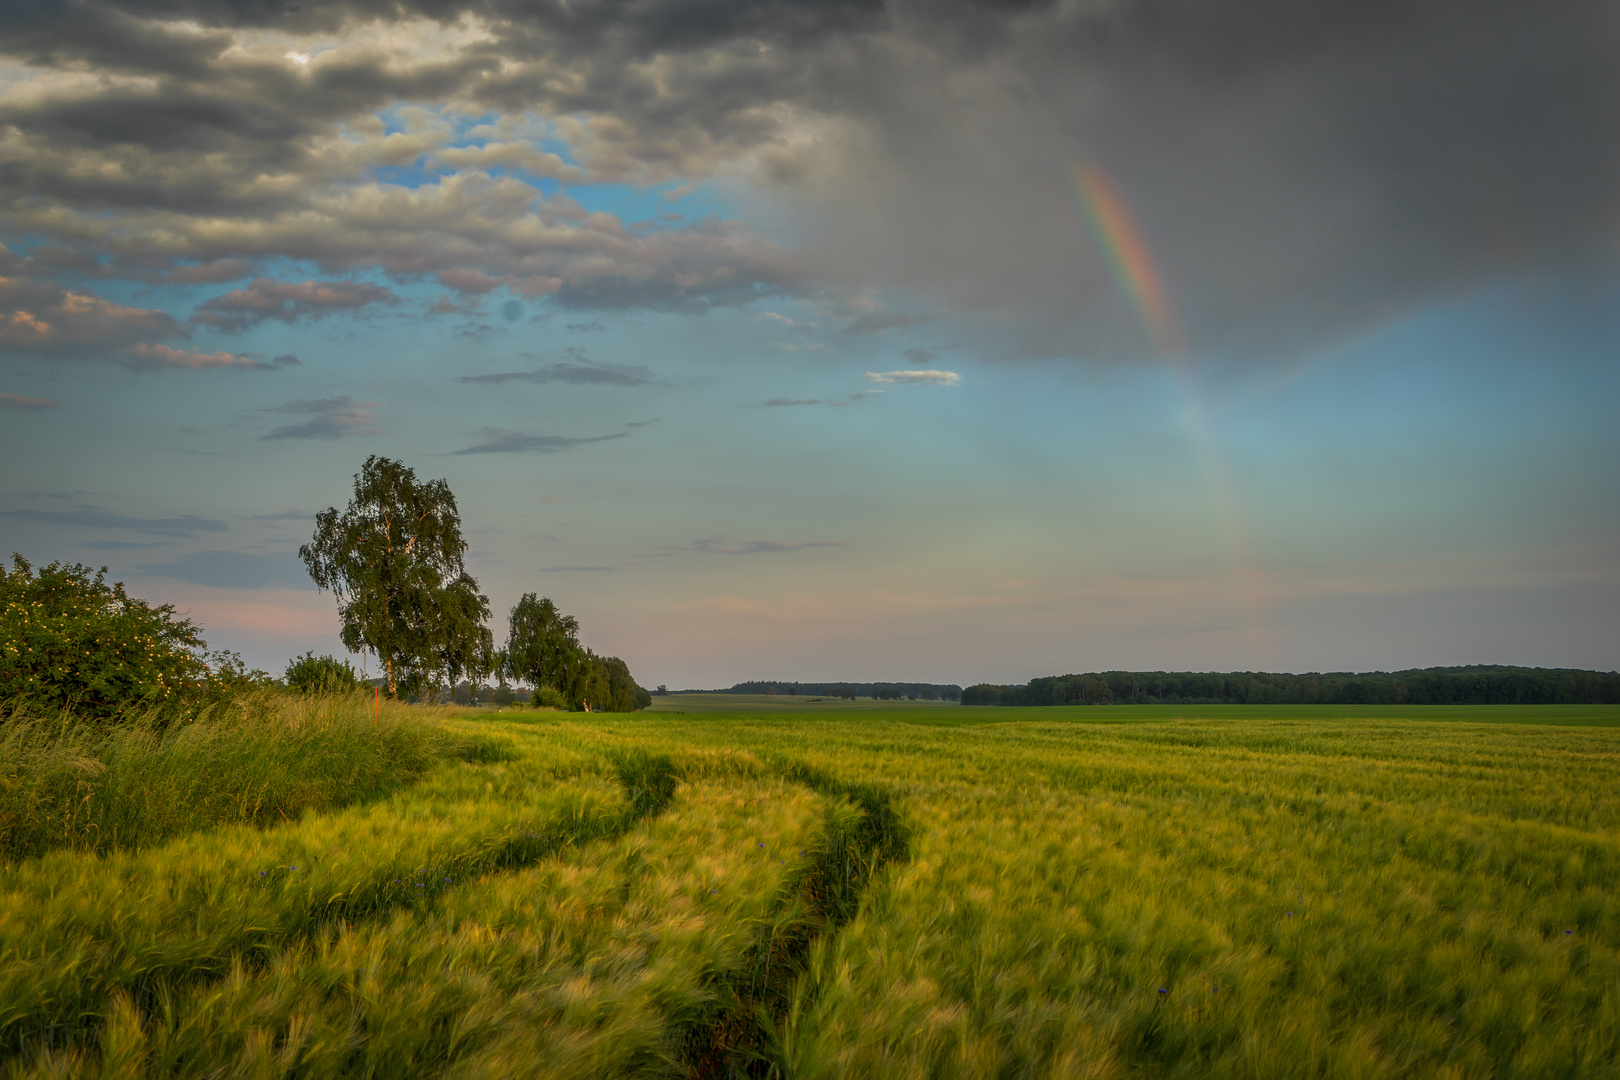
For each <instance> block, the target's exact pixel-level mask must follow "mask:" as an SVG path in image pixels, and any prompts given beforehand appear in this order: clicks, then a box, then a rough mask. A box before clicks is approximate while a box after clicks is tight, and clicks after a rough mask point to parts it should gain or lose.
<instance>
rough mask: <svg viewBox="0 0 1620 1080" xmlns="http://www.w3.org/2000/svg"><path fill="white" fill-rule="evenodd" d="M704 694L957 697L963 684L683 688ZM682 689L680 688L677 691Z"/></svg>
mask: <svg viewBox="0 0 1620 1080" xmlns="http://www.w3.org/2000/svg"><path fill="white" fill-rule="evenodd" d="M685 692H686V693H705V694H787V695H789V696H790V697H830V698H841V699H844V700H850V699H852V698H857V697H869V698H875V699H876V700H878V701H901V700H910V701H918V700H921V701H956V700H957V699H958V698H960V697H961V696H962V688H961V687H960V686H957V685H956V684H955V683H915V682H885V683H864V682H793V681H789V680H784V679H775V680H771V679H756V680H753V681H751V682H740V683H737V684H736V685H735V686H731V687H729V688H727V689H725V690H698V691H685ZM676 693H681V691H676Z"/></svg>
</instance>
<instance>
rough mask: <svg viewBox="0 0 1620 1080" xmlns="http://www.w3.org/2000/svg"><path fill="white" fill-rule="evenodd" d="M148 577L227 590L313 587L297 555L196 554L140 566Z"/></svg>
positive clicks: (228, 552)
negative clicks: (172, 579)
mask: <svg viewBox="0 0 1620 1080" xmlns="http://www.w3.org/2000/svg"><path fill="white" fill-rule="evenodd" d="M135 569H136V571H137V572H138V573H140V574H142V575H144V576H146V577H165V578H174V579H175V580H177V581H188V582H190V583H191V584H193V585H211V586H214V587H215V588H224V589H268V588H275V587H277V586H279V587H281V588H305V589H308V588H313V587H314V586H313V585H312V584H311V582H310V579H309V572H308V571H307V570H306V569H305V568H304V564H303V563H301V562H300V561H299V560H298V558H297V556H295V555H291V554H287V555H257V554H254V553H252V552H247V551H194V552H191V553H190V554H189V555H179V556H176V557H175V558H173V559H170V560H168V561H167V562H150V563H141V564H140V565H139V566H137V567H136V568H135Z"/></svg>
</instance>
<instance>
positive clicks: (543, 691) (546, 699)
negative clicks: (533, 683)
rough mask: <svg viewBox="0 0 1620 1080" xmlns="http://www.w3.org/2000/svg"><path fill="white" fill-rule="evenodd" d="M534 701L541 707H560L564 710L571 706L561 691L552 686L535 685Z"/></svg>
mask: <svg viewBox="0 0 1620 1080" xmlns="http://www.w3.org/2000/svg"><path fill="white" fill-rule="evenodd" d="M534 703H535V704H536V705H538V706H540V707H541V708H542V709H561V710H563V711H564V712H567V711H569V709H571V708H572V706H571V705H570V704H569V702H568V699H567V698H566V697H564V696H563V694H562V691H561V690H558V689H557V688H555V687H552V686H538V687H535V691H534Z"/></svg>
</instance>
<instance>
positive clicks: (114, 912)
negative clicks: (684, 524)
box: [0, 695, 1620, 1078]
mask: <svg viewBox="0 0 1620 1080" xmlns="http://www.w3.org/2000/svg"><path fill="white" fill-rule="evenodd" d="M717 696H725V695H717ZM694 697H696V695H671V696H669V697H666V698H659V699H655V702H656V704H657V705H658V707H659V709H660V711H658V712H653V713H643V714H636V715H631V716H605V715H597V716H588V717H587V716H581V715H579V714H562V713H543V712H522V713H505V714H498V715H497V714H483V715H478V714H473V713H471V712H467V713H465V714H461V715H459V716H455V717H454V718H451V719H442V718H441V719H439V720H436V721H434V722H435V723H437V724H441V725H443V726H444V727H446V728H448V729H449V737H450V738H452V739H454V738H456V737H460V738H461V739H462V743H461V744H459V745H461V746H463V747H472V748H473V749H472V750H470V751H469V750H466V749H461V750H454V748H453V747H452V750H453V752H452V750H447V751H446V752H445V755H444V756H443V757H442V758H441V759H440V761H441V763H440V764H438V765H437V766H434V767H433V768H431V769H429V770H428V771H427V772H426V773H425V774H422V775H421V776H420V778H417V777H416V775H415V774H414V773H413V774H412V775H411V776H409V777H406V778H405V779H403V780H401V781H400V783H399V785H398V786H395V787H393V788H391V789H386V790H383V789H382V788H379V787H378V783H379V782H377V781H373V782H371V789H370V793H369V794H368V796H367V798H366V799H365V800H362V801H359V802H353V803H351V804H349V805H328V804H327V803H323V804H320V805H311V806H308V807H307V808H305V809H304V810H303V811H302V814H301V815H296V816H288V817H284V818H283V819H280V820H278V821H276V822H274V823H270V822H266V821H263V820H260V819H257V818H244V817H242V816H241V815H238V816H237V818H235V819H232V820H231V822H229V823H226V824H221V825H217V826H213V827H209V828H202V827H197V828H194V829H193V831H190V832H188V833H185V834H184V835H166V837H165V838H164V839H162V840H161V841H159V842H155V843H151V844H149V845H147V846H122V847H119V846H114V847H112V848H111V849H105V850H103V849H93V848H86V847H85V846H84V845H82V844H81V845H80V846H79V847H73V846H71V845H67V844H63V845H59V846H58V847H57V848H56V849H55V850H51V851H48V852H46V853H45V854H43V855H36V856H31V857H28V858H24V859H21V860H13V861H12V862H10V863H8V864H6V865H5V867H4V869H3V870H0V881H3V889H4V897H3V900H0V903H3V907H0V1055H4V1058H3V1060H4V1063H5V1065H6V1067H7V1069H9V1071H10V1073H11V1074H12V1075H87V1076H131V1077H133V1076H153V1077H157V1076H198V1077H202V1076H210V1077H212V1076H237V1075H242V1076H248V1075H252V1076H308V1077H321V1076H345V1075H354V1076H401V1075H410V1076H431V1075H445V1076H451V1075H454V1076H458V1077H460V1076H489V1077H495V1076H518V1075H522V1076H577V1077H598V1076H685V1075H694V1076H728V1075H761V1076H764V1075H775V1076H795V1077H842V1076H899V1077H924V1076H941V1077H970V1076H971V1077H1002V1076H1009V1077H1011V1076H1041V1077H1044V1076H1064V1077H1069V1076H1084V1077H1111V1076H1121V1077H1123V1076H1136V1075H1142V1076H1163V1077H1170V1076H1189V1077H1192V1076H1199V1077H1201V1076H1222V1077H1279V1078H1280V1077H1304V1076H1332V1077H1385V1076H1388V1077H1396V1076H1401V1077H1405V1076H1433V1077H1473V1076H1502V1077H1548V1076H1613V1075H1616V1073H1617V1071H1620V894H1617V886H1620V832H1617V827H1620V730H1617V728H1620V709H1616V708H1607V709H1605V708H1590V709H1579V708H1554V707H1541V708H1526V709H1515V708H1508V707H1479V708H1457V709H1441V708H1427V709H1422V710H1411V709H1408V710H1405V711H1402V710H1400V709H1395V708H1380V707H1356V708H1345V707H1338V708H1330V709H1319V710H1312V709H1304V708H1297V707H1295V708H1286V707H1278V708H1238V707H1186V708H1178V707H1166V708H1157V707H1140V706H1137V707H1118V708H1088V707H1076V708H1067V709H982V708H963V707H960V706H951V705H940V704H936V703H923V702H917V703H911V702H906V703H900V704H898V705H889V706H888V707H882V708H880V707H875V706H868V705H867V704H866V703H865V702H862V703H860V705H859V707H858V708H855V709H851V708H849V707H848V705H847V703H846V704H845V706H844V707H842V708H840V707H837V706H833V707H830V708H828V709H826V710H823V709H822V708H821V706H820V705H817V706H814V707H811V706H809V705H808V704H805V705H801V706H800V707H799V708H798V709H796V710H795V709H783V708H781V705H782V702H781V701H780V699H777V700H769V699H759V700H749V701H735V702H711V701H709V700H708V698H707V696H705V701H704V702H703V704H704V706H705V707H706V708H708V709H711V710H714V709H716V708H718V707H720V706H724V705H729V706H730V708H729V709H727V710H726V711H723V712H721V711H710V712H708V713H702V714H700V713H698V712H697V711H696V710H695V708H683V707H681V705H682V703H683V699H686V700H685V702H684V703H685V704H686V705H691V702H690V700H689V699H690V698H694ZM789 700H790V701H791V699H789ZM828 704H829V705H831V704H832V703H828ZM442 715H445V714H441V716H442ZM403 716H404V713H401V714H400V716H396V717H393V718H392V722H396V723H398V724H405V723H407V720H408V718H404V719H402V718H401V717H403ZM387 719H390V718H389V717H385V720H387ZM365 720H366V721H367V722H369V714H367V715H366V716H365ZM385 726H386V725H385ZM469 736H477V738H476V739H475V740H472V741H468V737H469ZM446 746H450V744H449V743H447V744H446ZM413 768H414V766H413ZM7 775H9V776H13V777H15V776H16V775H18V774H17V773H16V771H15V770H12V771H11V772H8V774H7ZM378 791H381V792H382V793H381V794H379V793H378ZM328 802H330V800H329V801H328Z"/></svg>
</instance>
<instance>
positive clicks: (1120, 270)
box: [1074, 165, 1184, 359]
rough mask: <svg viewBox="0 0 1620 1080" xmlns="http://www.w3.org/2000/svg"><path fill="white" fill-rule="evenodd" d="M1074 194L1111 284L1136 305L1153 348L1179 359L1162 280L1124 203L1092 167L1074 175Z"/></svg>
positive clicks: (1178, 341) (1177, 340)
mask: <svg viewBox="0 0 1620 1080" xmlns="http://www.w3.org/2000/svg"><path fill="white" fill-rule="evenodd" d="M1074 190H1075V193H1076V194H1077V195H1078V196H1079V197H1080V208H1081V211H1082V212H1083V213H1084V214H1085V216H1086V218H1087V219H1088V220H1089V221H1090V222H1091V228H1092V231H1093V232H1094V233H1095V234H1096V237H1097V243H1098V244H1099V245H1100V246H1101V247H1102V249H1103V252H1104V254H1105V255H1107V257H1108V264H1109V268H1110V269H1111V270H1113V273H1114V279H1115V280H1116V281H1117V282H1119V285H1120V288H1122V289H1124V290H1125V293H1126V295H1128V296H1129V297H1130V298H1131V300H1132V302H1133V303H1135V305H1136V310H1137V311H1138V312H1140V313H1141V316H1142V322H1143V324H1144V325H1145V326H1146V327H1147V330H1148V333H1149V334H1150V335H1151V336H1152V338H1153V341H1154V343H1155V344H1156V345H1157V346H1158V347H1159V349H1160V350H1161V351H1162V352H1164V353H1165V355H1166V358H1167V359H1171V358H1175V357H1179V356H1180V354H1181V353H1182V352H1183V350H1184V346H1183V344H1182V340H1181V332H1180V331H1179V330H1178V329H1177V327H1176V322H1175V319H1174V318H1173V317H1172V316H1171V314H1170V301H1169V299H1168V298H1167V297H1166V295H1165V288H1164V279H1163V278H1162V277H1161V276H1160V275H1159V272H1158V270H1157V269H1156V268H1155V267H1154V265H1153V256H1152V254H1151V253H1150V252H1149V251H1148V246H1147V243H1146V242H1145V241H1144V240H1143V239H1142V234H1141V232H1140V231H1138V230H1137V228H1136V223H1135V222H1134V221H1132V220H1131V215H1130V212H1129V211H1128V210H1126V208H1125V200H1123V199H1121V198H1120V197H1119V195H1118V194H1117V193H1116V192H1115V191H1114V188H1113V185H1112V184H1110V183H1109V182H1108V178H1107V177H1106V176H1104V175H1103V173H1102V170H1100V169H1097V168H1095V167H1093V166H1091V165H1081V166H1080V167H1079V168H1078V169H1076V170H1075V185H1074Z"/></svg>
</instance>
